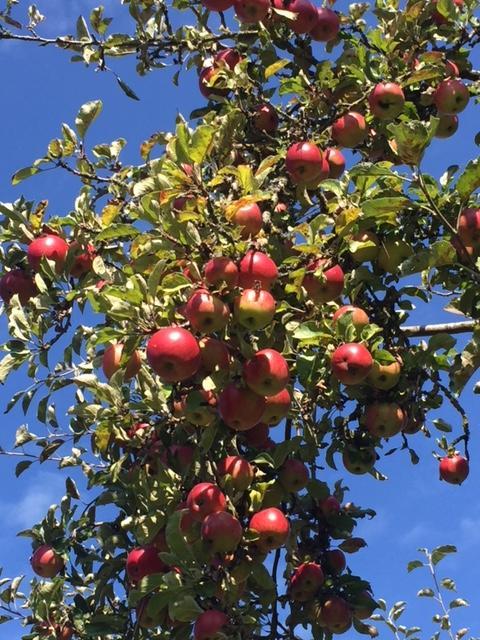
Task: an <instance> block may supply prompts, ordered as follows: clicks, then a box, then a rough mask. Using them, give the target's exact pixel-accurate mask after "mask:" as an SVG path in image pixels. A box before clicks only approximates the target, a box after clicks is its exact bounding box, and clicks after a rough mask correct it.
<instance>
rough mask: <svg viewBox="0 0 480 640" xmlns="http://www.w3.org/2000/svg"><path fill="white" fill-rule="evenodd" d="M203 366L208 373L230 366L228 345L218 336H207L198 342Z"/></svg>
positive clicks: (226, 368)
mask: <svg viewBox="0 0 480 640" xmlns="http://www.w3.org/2000/svg"><path fill="white" fill-rule="evenodd" d="M198 346H199V347H200V357H201V362H202V368H203V369H204V370H205V371H206V372H207V373H213V372H214V371H216V370H228V369H229V368H230V352H229V350H228V347H227V345H226V344H225V343H224V342H222V341H221V340H217V338H211V337H210V336H206V337H205V338H202V339H201V340H199V342H198Z"/></svg>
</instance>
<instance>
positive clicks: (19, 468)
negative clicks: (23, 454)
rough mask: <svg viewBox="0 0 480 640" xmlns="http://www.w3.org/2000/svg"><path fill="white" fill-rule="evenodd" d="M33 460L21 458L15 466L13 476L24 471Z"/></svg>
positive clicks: (17, 475)
mask: <svg viewBox="0 0 480 640" xmlns="http://www.w3.org/2000/svg"><path fill="white" fill-rule="evenodd" d="M33 462H34V461H33V460H21V461H20V462H19V463H18V464H17V466H16V467H15V476H16V477H17V478H18V477H19V476H20V475H21V474H22V473H23V472H24V471H26V470H27V469H28V468H29V467H30V466H31V465H32V464H33Z"/></svg>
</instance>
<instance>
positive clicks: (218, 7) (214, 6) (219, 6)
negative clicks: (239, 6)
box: [201, 0, 233, 11]
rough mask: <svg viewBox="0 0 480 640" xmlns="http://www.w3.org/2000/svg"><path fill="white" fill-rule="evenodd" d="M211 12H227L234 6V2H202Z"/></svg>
mask: <svg viewBox="0 0 480 640" xmlns="http://www.w3.org/2000/svg"><path fill="white" fill-rule="evenodd" d="M201 2H202V4H203V6H204V7H205V8H206V9H208V10H209V11H226V10H227V9H230V7H232V6H233V0H201Z"/></svg>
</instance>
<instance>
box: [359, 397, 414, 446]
mask: <svg viewBox="0 0 480 640" xmlns="http://www.w3.org/2000/svg"><path fill="white" fill-rule="evenodd" d="M405 420H406V415H405V412H404V411H403V409H402V408H401V407H400V406H399V405H398V404H397V403H396V402H374V403H373V404H371V405H369V406H368V407H367V410H366V411H365V426H366V428H367V429H368V431H369V432H370V433H371V434H372V435H373V436H376V437H377V438H391V437H392V436H394V435H396V434H397V433H400V431H401V430H402V428H403V426H404V424H405Z"/></svg>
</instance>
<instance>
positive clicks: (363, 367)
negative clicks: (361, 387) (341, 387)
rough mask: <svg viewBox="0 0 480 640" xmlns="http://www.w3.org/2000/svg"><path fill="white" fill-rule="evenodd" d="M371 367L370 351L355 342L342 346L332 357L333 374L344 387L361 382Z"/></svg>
mask: <svg viewBox="0 0 480 640" xmlns="http://www.w3.org/2000/svg"><path fill="white" fill-rule="evenodd" d="M372 366H373V358H372V356H371V354H370V351H369V350H368V349H367V348H366V347H364V346H363V345H362V344H359V343H357V342H348V343H346V344H342V345H341V346H340V347H337V348H336V349H335V351H334V352H333V355H332V371H333V374H334V376H335V377H336V378H337V380H339V381H340V382H342V383H343V384H345V385H353V384H359V383H360V382H363V381H364V380H365V378H366V377H367V376H368V374H369V373H370V371H371V369H372Z"/></svg>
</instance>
